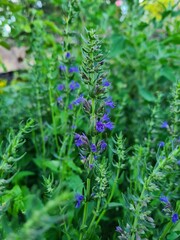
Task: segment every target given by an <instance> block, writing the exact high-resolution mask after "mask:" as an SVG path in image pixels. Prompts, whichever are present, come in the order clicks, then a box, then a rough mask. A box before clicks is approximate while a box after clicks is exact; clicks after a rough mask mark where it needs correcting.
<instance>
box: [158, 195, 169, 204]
mask: <svg viewBox="0 0 180 240" xmlns="http://www.w3.org/2000/svg"><path fill="white" fill-rule="evenodd" d="M159 200H160V201H161V202H164V203H169V199H168V198H167V197H166V196H162V197H160V198H159Z"/></svg>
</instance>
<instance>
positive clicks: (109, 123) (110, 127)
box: [104, 122, 114, 130]
mask: <svg viewBox="0 0 180 240" xmlns="http://www.w3.org/2000/svg"><path fill="white" fill-rule="evenodd" d="M104 126H105V128H108V129H109V130H112V129H113V128H114V125H113V123H112V122H107V123H105V124H104Z"/></svg>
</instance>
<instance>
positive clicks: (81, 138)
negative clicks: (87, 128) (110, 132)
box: [74, 133, 88, 147]
mask: <svg viewBox="0 0 180 240" xmlns="http://www.w3.org/2000/svg"><path fill="white" fill-rule="evenodd" d="M74 140H75V144H76V146H77V147H80V146H82V145H86V144H88V138H87V137H86V135H85V134H84V133H83V134H78V133H75V136H74Z"/></svg>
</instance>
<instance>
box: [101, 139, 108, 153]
mask: <svg viewBox="0 0 180 240" xmlns="http://www.w3.org/2000/svg"><path fill="white" fill-rule="evenodd" d="M106 147H107V143H106V142H105V141H104V140H102V141H101V142H100V148H101V152H103V151H104V150H105V149H106Z"/></svg>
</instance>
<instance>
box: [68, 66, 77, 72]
mask: <svg viewBox="0 0 180 240" xmlns="http://www.w3.org/2000/svg"><path fill="white" fill-rule="evenodd" d="M69 72H70V73H74V72H76V73H78V72H79V69H78V67H76V66H72V67H70V68H69Z"/></svg>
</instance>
